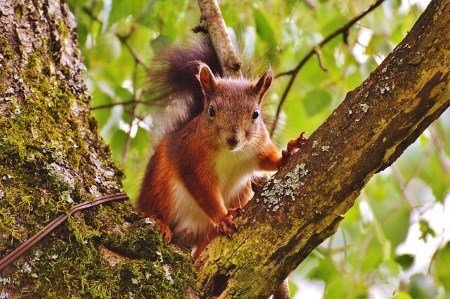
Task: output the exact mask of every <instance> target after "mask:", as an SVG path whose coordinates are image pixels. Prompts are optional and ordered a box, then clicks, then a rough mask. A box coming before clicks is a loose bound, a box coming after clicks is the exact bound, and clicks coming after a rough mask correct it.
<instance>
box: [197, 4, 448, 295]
mask: <svg viewBox="0 0 450 299" xmlns="http://www.w3.org/2000/svg"><path fill="white" fill-rule="evenodd" d="M449 4H450V1H449V0H441V1H438V0H436V1H432V2H431V4H430V5H429V7H428V8H427V9H426V11H425V12H424V13H423V15H422V16H421V17H420V19H419V20H418V21H417V23H416V24H415V26H414V28H413V29H412V30H411V31H410V33H409V34H408V35H407V36H406V38H405V39H404V40H403V41H402V43H401V44H400V45H398V46H397V47H396V49H395V50H394V51H393V52H392V53H391V54H390V55H389V56H388V57H387V58H386V59H385V61H384V62H383V63H382V64H381V65H380V66H379V67H378V68H377V69H376V70H375V71H374V72H373V73H372V74H371V75H370V77H369V78H368V79H367V80H366V81H365V82H364V83H363V84H362V85H361V86H360V87H358V88H357V89H355V90H354V91H351V92H349V93H348V94H347V97H346V99H345V100H344V101H343V103H342V104H341V105H340V106H339V107H338V108H337V109H336V110H335V111H334V112H333V114H332V115H331V116H330V117H329V118H328V119H327V120H326V121H325V123H324V124H323V125H322V126H321V127H320V128H319V129H318V130H317V131H316V132H314V133H313V134H312V135H311V137H310V138H309V140H308V142H307V143H306V145H305V146H304V148H303V149H302V150H301V151H300V152H299V153H298V154H297V155H295V156H294V157H293V159H292V160H291V161H290V162H289V163H288V165H286V167H283V169H282V170H280V171H279V172H278V173H277V174H276V175H275V176H274V177H273V178H272V179H271V180H270V181H269V183H268V184H267V185H266V186H265V187H264V188H263V189H262V190H259V192H257V193H256V195H255V197H254V199H253V200H252V202H251V203H250V204H249V205H248V206H247V207H246V208H245V210H246V211H245V212H244V216H243V217H242V219H240V221H238V222H237V224H238V226H239V227H240V230H239V232H238V233H237V234H235V235H234V236H233V238H232V239H231V240H228V239H226V238H224V237H222V238H217V239H216V240H215V241H213V243H212V244H210V245H209V246H208V247H207V249H206V251H205V252H204V253H203V254H202V256H201V260H200V261H199V264H200V265H202V268H201V269H200V275H199V279H198V282H199V285H200V286H201V287H202V288H203V291H204V292H205V294H207V295H208V296H219V297H220V298H259V297H267V296H269V295H270V294H271V293H273V291H274V290H275V288H276V287H277V286H278V285H279V284H280V283H281V282H282V281H283V279H284V278H285V277H286V276H287V275H288V274H289V273H290V272H291V271H292V270H294V269H295V268H296V267H297V266H298V265H299V264H300V263H301V262H302V261H303V260H304V259H305V258H306V257H307V256H308V255H309V253H310V252H311V251H312V250H313V249H314V248H315V247H316V246H318V245H319V244H320V243H321V242H322V241H323V240H325V239H326V238H328V237H329V236H331V235H332V234H333V233H334V232H335V231H336V229H337V227H338V225H339V222H340V221H341V220H342V219H343V218H344V215H345V213H346V212H347V211H348V209H349V208H350V207H351V206H352V205H353V204H354V202H355V199H356V198H357V196H358V194H359V193H360V191H361V189H362V188H363V186H364V185H365V184H366V183H367V181H368V180H369V179H370V178H371V177H372V175H373V174H375V173H377V172H379V171H381V170H383V169H384V168H386V167H387V166H389V165H391V164H392V163H393V162H394V161H395V160H396V159H397V158H398V157H399V156H400V154H401V153H402V152H403V151H404V150H405V149H406V148H407V147H408V146H409V145H410V144H411V143H412V142H414V140H416V139H417V137H418V136H419V135H420V134H421V133H422V132H423V131H424V130H425V129H426V128H427V126H428V125H429V124H430V123H431V122H432V121H433V120H435V119H436V118H438V117H439V115H441V114H442V113H443V112H444V111H445V110H446V109H447V108H448V107H449V105H450V96H449V91H448V85H449V84H448V83H449V71H450V51H449V49H450V45H449V37H450V22H449V20H450V5H449ZM299 130H301V128H299Z"/></svg>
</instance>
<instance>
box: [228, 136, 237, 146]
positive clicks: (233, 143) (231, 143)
mask: <svg viewBox="0 0 450 299" xmlns="http://www.w3.org/2000/svg"><path fill="white" fill-rule="evenodd" d="M227 143H228V145H229V146H232V147H234V146H236V145H237V144H238V140H237V139H236V137H229V138H227Z"/></svg>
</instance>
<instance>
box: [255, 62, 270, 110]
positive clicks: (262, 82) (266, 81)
mask: <svg viewBox="0 0 450 299" xmlns="http://www.w3.org/2000/svg"><path fill="white" fill-rule="evenodd" d="M272 80H273V72H272V69H271V68H269V69H268V70H267V71H266V72H265V73H264V75H262V77H261V78H260V79H259V80H258V82H257V83H256V84H255V86H254V90H255V92H256V94H257V95H258V98H259V101H260V102H261V101H262V99H263V97H264V95H265V94H266V91H267V90H268V89H269V87H270V84H272Z"/></svg>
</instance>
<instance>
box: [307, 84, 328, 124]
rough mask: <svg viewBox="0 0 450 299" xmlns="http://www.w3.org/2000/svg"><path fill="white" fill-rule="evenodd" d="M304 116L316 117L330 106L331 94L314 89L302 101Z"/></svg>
mask: <svg viewBox="0 0 450 299" xmlns="http://www.w3.org/2000/svg"><path fill="white" fill-rule="evenodd" d="M302 104H303V107H304V108H305V111H306V115H308V116H309V117H311V116H314V115H316V114H317V113H319V112H321V111H322V110H323V109H325V108H326V107H328V106H329V105H330V104H331V94H330V93H329V92H328V91H326V90H323V89H315V90H312V91H310V92H308V93H307V94H306V96H305V98H304V99H303V101H302Z"/></svg>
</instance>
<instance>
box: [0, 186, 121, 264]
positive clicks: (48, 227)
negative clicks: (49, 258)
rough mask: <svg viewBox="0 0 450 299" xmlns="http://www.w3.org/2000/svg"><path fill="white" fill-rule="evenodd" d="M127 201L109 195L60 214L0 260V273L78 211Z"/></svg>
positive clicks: (118, 195) (117, 196) (117, 195)
mask: <svg viewBox="0 0 450 299" xmlns="http://www.w3.org/2000/svg"><path fill="white" fill-rule="evenodd" d="M124 200H128V196H127V195H126V194H125V193H119V194H111V195H105V196H102V197H99V198H97V199H95V200H93V201H89V202H83V203H80V204H77V205H76V206H74V207H72V208H71V209H70V210H68V211H67V212H65V213H64V214H61V215H60V216H58V217H57V218H55V219H53V221H51V222H50V223H49V224H47V225H46V226H45V227H44V228H43V229H41V230H40V231H39V232H38V233H36V234H35V235H33V236H32V237H31V238H29V239H28V240H26V241H25V242H24V243H22V244H21V245H20V246H19V247H17V248H16V249H14V250H13V251H11V252H10V253H8V254H7V255H6V256H4V257H3V258H2V259H1V260H0V271H1V270H2V269H4V268H5V267H6V266H8V265H9V264H11V263H12V262H14V261H15V260H16V259H17V258H18V257H20V256H21V255H22V254H24V253H25V252H26V251H27V250H28V249H30V248H31V247H32V246H33V245H34V244H36V243H37V242H39V241H40V240H42V239H43V238H44V237H45V236H47V235H48V234H50V233H51V232H52V231H53V230H55V229H56V228H57V227H58V226H59V225H61V223H63V222H64V221H65V220H67V218H69V217H70V216H72V215H73V214H75V213H76V212H78V211H82V210H86V209H89V208H92V207H95V206H97V205H100V204H104V203H108V202H114V201H124Z"/></svg>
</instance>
